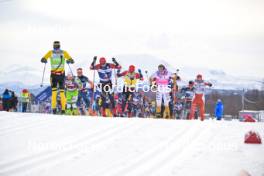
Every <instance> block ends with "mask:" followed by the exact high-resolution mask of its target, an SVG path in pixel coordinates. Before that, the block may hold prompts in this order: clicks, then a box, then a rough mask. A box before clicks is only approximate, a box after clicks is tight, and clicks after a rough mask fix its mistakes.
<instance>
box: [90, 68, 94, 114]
mask: <svg viewBox="0 0 264 176" xmlns="http://www.w3.org/2000/svg"><path fill="white" fill-rule="evenodd" d="M94 95H95V70H94V71H93V85H92V97H91V103H90V109H91V110H92V111H93V103H94Z"/></svg>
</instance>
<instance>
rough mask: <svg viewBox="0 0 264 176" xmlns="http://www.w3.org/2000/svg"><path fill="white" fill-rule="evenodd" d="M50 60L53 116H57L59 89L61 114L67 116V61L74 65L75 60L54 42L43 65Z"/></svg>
mask: <svg viewBox="0 0 264 176" xmlns="http://www.w3.org/2000/svg"><path fill="white" fill-rule="evenodd" d="M48 59H50V64H51V75H50V84H51V88H52V96H51V107H52V111H53V114H57V105H56V102H57V89H58V88H59V92H60V100H61V114H65V106H66V98H65V93H64V87H65V86H64V80H65V61H66V63H67V64H73V63H74V60H73V59H72V58H71V56H70V55H69V54H68V52H67V51H64V50H61V49H60V42H59V41H54V43H53V50H50V51H49V52H48V53H47V54H46V55H45V56H44V57H43V58H42V59H41V62H42V63H45V64H46V63H47V61H48Z"/></svg>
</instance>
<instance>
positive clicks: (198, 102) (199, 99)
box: [190, 94, 205, 120]
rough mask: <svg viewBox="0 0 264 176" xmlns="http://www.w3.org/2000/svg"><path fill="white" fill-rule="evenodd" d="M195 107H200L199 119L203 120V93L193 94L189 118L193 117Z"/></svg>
mask: <svg viewBox="0 0 264 176" xmlns="http://www.w3.org/2000/svg"><path fill="white" fill-rule="evenodd" d="M196 107H198V108H199V109H200V117H201V120H204V111H205V108H204V100H203V94H195V97H194V100H193V102H192V108H191V114H190V119H194V113H195V110H196Z"/></svg>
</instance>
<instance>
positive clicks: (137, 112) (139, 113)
mask: <svg viewBox="0 0 264 176" xmlns="http://www.w3.org/2000/svg"><path fill="white" fill-rule="evenodd" d="M129 106H131V107H130V108H131V112H132V116H133V117H143V116H144V114H143V108H144V106H143V96H142V93H141V92H134V93H133V94H132V96H131V100H130V102H129Z"/></svg>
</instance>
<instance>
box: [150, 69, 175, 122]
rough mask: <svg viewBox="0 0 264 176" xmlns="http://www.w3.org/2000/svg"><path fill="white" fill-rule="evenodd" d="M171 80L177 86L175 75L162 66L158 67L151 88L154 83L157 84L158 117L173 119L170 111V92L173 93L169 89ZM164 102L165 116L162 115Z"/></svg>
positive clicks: (152, 77) (151, 80)
mask: <svg viewBox="0 0 264 176" xmlns="http://www.w3.org/2000/svg"><path fill="white" fill-rule="evenodd" d="M170 79H173V82H174V85H176V77H175V74H173V73H171V72H169V71H168V70H167V69H166V67H165V66H164V65H162V64H161V65H159V66H158V71H157V72H155V73H154V74H153V75H152V76H151V78H150V83H151V87H152V86H153V83H154V84H156V86H157V92H156V105H157V107H156V117H164V118H171V115H170V109H169V102H170V92H171V88H170V87H169V84H170ZM162 100H163V102H164V106H165V110H164V113H163V114H161V105H162Z"/></svg>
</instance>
